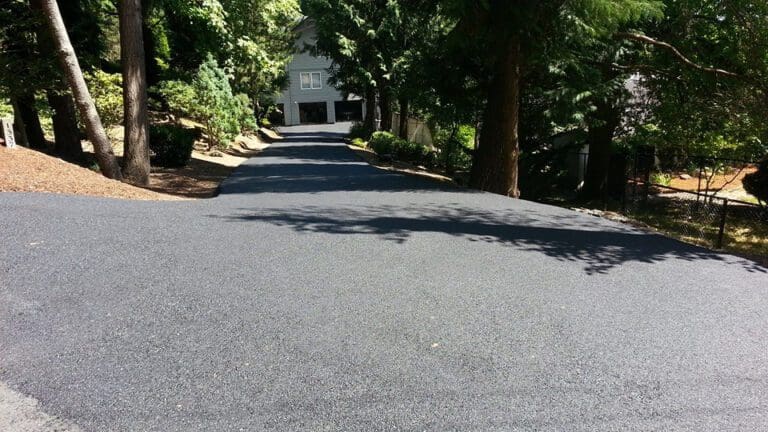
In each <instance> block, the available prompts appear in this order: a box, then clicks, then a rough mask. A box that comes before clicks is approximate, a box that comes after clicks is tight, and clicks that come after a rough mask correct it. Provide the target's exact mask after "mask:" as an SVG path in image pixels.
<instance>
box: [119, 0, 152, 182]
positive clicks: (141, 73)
mask: <svg viewBox="0 0 768 432" xmlns="http://www.w3.org/2000/svg"><path fill="white" fill-rule="evenodd" d="M120 58H121V62H122V65H123V109H124V111H123V113H124V120H123V123H124V126H125V141H124V148H125V155H124V157H123V176H124V177H125V180H126V181H128V182H130V183H133V184H136V185H140V186H145V185H147V184H149V117H148V114H147V71H146V67H145V65H144V42H143V37H142V26H141V0H121V1H120Z"/></svg>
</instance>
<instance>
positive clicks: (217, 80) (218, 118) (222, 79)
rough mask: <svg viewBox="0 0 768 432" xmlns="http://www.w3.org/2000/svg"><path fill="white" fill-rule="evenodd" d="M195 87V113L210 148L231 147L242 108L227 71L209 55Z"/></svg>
mask: <svg viewBox="0 0 768 432" xmlns="http://www.w3.org/2000/svg"><path fill="white" fill-rule="evenodd" d="M192 87H194V89H195V94H196V96H197V100H196V101H195V102H196V107H195V109H194V110H193V111H194V112H195V114H196V115H195V116H196V117H197V119H198V120H200V121H202V122H203V123H204V124H205V129H206V133H207V134H208V140H209V141H210V144H211V146H212V147H219V148H226V147H228V146H229V144H230V143H231V142H232V140H233V139H234V138H235V136H237V134H238V133H240V122H241V121H242V112H241V109H242V106H241V102H239V101H238V100H237V99H235V96H234V95H233V94H232V87H231V86H230V84H229V78H227V74H226V73H225V72H224V69H222V68H221V67H219V64H218V63H217V62H216V60H215V59H214V58H213V56H211V55H210V54H209V55H208V58H207V59H206V60H205V62H203V64H202V65H200V68H199V69H198V71H197V75H195V78H194V80H193V81H192Z"/></svg>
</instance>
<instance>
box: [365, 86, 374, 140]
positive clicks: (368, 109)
mask: <svg viewBox="0 0 768 432" xmlns="http://www.w3.org/2000/svg"><path fill="white" fill-rule="evenodd" d="M363 124H364V125H365V128H366V129H367V130H369V131H373V130H375V129H376V89H374V88H373V87H372V86H368V88H366V89H365V119H363Z"/></svg>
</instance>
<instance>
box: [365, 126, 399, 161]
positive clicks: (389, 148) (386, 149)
mask: <svg viewBox="0 0 768 432" xmlns="http://www.w3.org/2000/svg"><path fill="white" fill-rule="evenodd" d="M398 140H399V138H397V137H396V136H394V135H393V134H391V133H389V132H374V133H373V135H371V139H370V141H368V147H370V148H371V150H373V151H375V152H376V153H378V154H380V155H385V154H388V155H392V156H395V146H396V144H395V143H396V141H398Z"/></svg>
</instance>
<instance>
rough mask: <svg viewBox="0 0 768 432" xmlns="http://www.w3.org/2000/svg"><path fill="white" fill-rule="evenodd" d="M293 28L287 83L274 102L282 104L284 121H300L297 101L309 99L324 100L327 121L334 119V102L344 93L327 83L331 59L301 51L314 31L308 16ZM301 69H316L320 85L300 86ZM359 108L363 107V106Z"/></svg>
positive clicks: (314, 34)
mask: <svg viewBox="0 0 768 432" xmlns="http://www.w3.org/2000/svg"><path fill="white" fill-rule="evenodd" d="M296 32H297V34H298V37H297V39H296V51H297V53H296V54H294V56H293V59H292V60H291V62H290V63H289V64H288V82H289V84H288V87H287V88H286V89H285V90H284V91H283V92H282V93H281V94H280V96H279V97H277V99H276V102H277V103H279V104H283V112H284V115H285V124H286V125H296V124H299V123H300V119H299V104H300V103H310V102H324V103H325V104H326V112H327V114H328V122H329V123H335V122H336V109H335V105H334V102H336V101H343V100H345V99H344V95H343V94H342V93H341V92H340V91H339V90H337V89H336V88H335V87H333V86H332V85H330V84H328V69H329V68H330V67H331V63H332V62H331V60H330V59H329V58H327V57H315V56H313V55H311V54H309V53H307V52H305V51H306V50H305V47H306V46H312V45H314V44H315V41H316V38H317V36H316V32H315V29H314V24H313V23H312V21H311V20H305V21H304V22H303V23H302V24H300V25H299V26H298V27H297V29H296ZM302 72H320V80H321V82H322V83H323V84H322V88H320V89H302V88H301V73H302ZM359 99H360V98H359V97H350V98H349V100H359ZM363 109H365V108H364V107H363Z"/></svg>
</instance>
